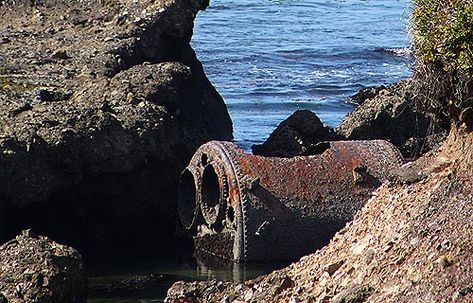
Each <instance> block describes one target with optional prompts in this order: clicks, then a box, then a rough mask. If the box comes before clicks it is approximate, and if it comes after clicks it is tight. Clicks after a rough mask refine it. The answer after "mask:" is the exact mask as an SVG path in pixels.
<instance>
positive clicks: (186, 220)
mask: <svg viewBox="0 0 473 303" xmlns="http://www.w3.org/2000/svg"><path fill="white" fill-rule="evenodd" d="M177 199H178V211H179V217H180V219H181V222H182V225H184V227H186V228H190V227H191V226H192V224H193V223H194V220H195V214H196V205H197V204H196V189H195V180H194V175H193V174H192V173H191V172H190V171H189V170H187V169H186V170H185V171H184V172H183V173H182V175H181V180H180V181H179V187H178V193H177Z"/></svg>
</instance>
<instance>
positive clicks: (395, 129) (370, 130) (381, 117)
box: [337, 80, 448, 158]
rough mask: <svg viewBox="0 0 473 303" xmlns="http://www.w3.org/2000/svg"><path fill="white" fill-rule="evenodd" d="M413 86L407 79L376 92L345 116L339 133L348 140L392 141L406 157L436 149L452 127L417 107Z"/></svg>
mask: <svg viewBox="0 0 473 303" xmlns="http://www.w3.org/2000/svg"><path fill="white" fill-rule="evenodd" d="M412 85H414V84H413V81H412V80H403V81H401V82H399V83H396V84H394V85H391V86H389V87H386V88H385V89H380V90H377V92H376V91H375V92H374V93H375V94H374V95H373V96H372V97H368V98H365V100H364V101H363V102H362V104H361V105H360V106H359V107H357V108H356V109H355V110H354V111H353V112H351V113H349V114H348V115H346V116H345V118H344V119H343V121H342V123H341V124H340V125H339V126H338V128H337V133H338V134H339V135H340V136H342V137H345V138H346V139H348V140H371V139H384V140H388V141H390V142H391V143H393V144H394V145H395V146H396V147H398V148H399V150H400V151H401V153H402V154H403V156H404V157H406V158H417V157H418V156H420V155H421V154H422V153H424V152H426V151H428V150H430V149H432V148H433V147H435V146H436V145H437V144H438V143H439V142H441V141H442V140H443V139H444V138H445V136H446V135H447V131H448V126H445V125H443V124H442V123H440V122H438V121H436V120H433V119H432V118H431V117H430V116H428V115H426V114H425V113H423V112H420V111H418V110H417V109H416V107H415V105H414V101H413V98H412V93H411V92H412ZM358 95H360V93H359V94H358ZM361 95H364V96H365V95H366V94H365V93H361ZM355 96H356V95H355Z"/></svg>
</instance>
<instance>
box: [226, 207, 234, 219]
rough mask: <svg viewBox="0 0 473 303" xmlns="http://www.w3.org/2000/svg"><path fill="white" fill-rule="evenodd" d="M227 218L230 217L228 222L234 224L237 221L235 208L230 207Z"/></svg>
mask: <svg viewBox="0 0 473 303" xmlns="http://www.w3.org/2000/svg"><path fill="white" fill-rule="evenodd" d="M227 216H228V220H229V221H230V222H232V223H233V222H234V221H235V210H233V207H231V206H229V207H228V213H227Z"/></svg>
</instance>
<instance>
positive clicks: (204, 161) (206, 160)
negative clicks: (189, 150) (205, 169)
mask: <svg viewBox="0 0 473 303" xmlns="http://www.w3.org/2000/svg"><path fill="white" fill-rule="evenodd" d="M200 162H201V163H202V166H205V165H207V163H208V162H209V157H208V156H207V155H206V154H202V157H201V158H200Z"/></svg>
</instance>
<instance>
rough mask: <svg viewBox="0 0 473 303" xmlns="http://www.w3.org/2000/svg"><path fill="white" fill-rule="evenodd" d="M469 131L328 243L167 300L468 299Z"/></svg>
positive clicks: (404, 176) (472, 142)
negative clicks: (279, 264) (275, 267)
mask: <svg viewBox="0 0 473 303" xmlns="http://www.w3.org/2000/svg"><path fill="white" fill-rule="evenodd" d="M472 165H473V133H472V132H469V128H468V125H463V126H461V127H460V128H459V129H458V128H457V127H456V126H454V127H453V128H452V130H451V132H450V135H449V138H448V139H447V141H446V142H445V143H444V144H443V145H442V147H441V148H440V149H439V150H438V151H436V152H430V153H427V154H426V155H424V156H422V157H421V158H420V159H418V160H417V161H415V162H411V163H409V164H407V165H405V166H404V168H403V172H402V173H401V174H400V176H399V179H398V180H397V181H393V182H391V183H386V184H384V185H383V186H382V187H381V188H380V189H378V190H377V191H375V192H374V193H373V197H372V198H371V199H370V201H368V203H367V204H366V206H365V208H364V209H362V210H361V212H360V213H359V214H358V215H357V216H356V217H355V219H354V221H352V222H351V223H349V224H348V225H347V226H346V227H345V228H344V229H342V230H341V231H340V232H339V233H338V234H337V235H336V236H335V237H334V238H333V239H332V241H331V242H330V244H329V245H327V246H326V247H324V248H323V249H321V250H319V251H318V252H316V253H315V254H313V255H309V256H306V257H303V258H302V259H301V260H300V261H299V262H297V263H294V264H292V265H291V266H289V267H287V268H285V269H282V270H279V271H275V272H273V273H271V274H268V275H265V276H262V277H260V278H257V279H256V280H252V281H247V282H244V283H231V282H219V281H208V282H194V283H184V282H178V283H176V284H174V285H173V287H172V288H171V289H170V290H169V291H168V297H167V299H166V302H234V303H236V302H291V303H292V302H326V303H335V302H336V303H342V302H383V303H390V302H393V303H394V302H397V303H398V302H418V301H419V300H422V301H424V302H465V303H466V302H472V300H473V290H472V289H473V258H472V253H471V252H472V249H473V236H472V235H473V233H472V231H473V223H472V220H471V218H472V216H473V203H472V201H473V171H472V170H471V167H472Z"/></svg>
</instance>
